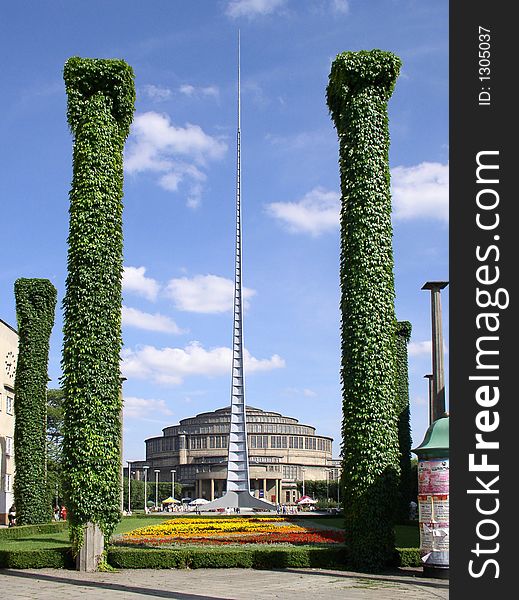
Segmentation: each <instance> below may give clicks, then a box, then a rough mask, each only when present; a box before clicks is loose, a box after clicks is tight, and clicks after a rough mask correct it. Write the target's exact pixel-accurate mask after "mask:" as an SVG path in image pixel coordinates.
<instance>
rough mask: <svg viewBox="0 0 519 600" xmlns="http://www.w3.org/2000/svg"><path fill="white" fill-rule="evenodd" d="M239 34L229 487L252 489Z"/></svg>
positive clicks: (229, 488) (242, 489)
mask: <svg viewBox="0 0 519 600" xmlns="http://www.w3.org/2000/svg"><path fill="white" fill-rule="evenodd" d="M240 71H241V70H240V34H239V33H238V129H237V133H236V246H235V268H234V309H233V310H234V321H233V342H232V387H231V429H230V433H229V459H228V467H227V491H235V492H249V491H250V483H249V456H248V451H247V424H246V419H245V386H244V379H243V310H242V283H241V271H242V253H241V249H242V244H241V154H240V135H241V131H240V129H241V72H240Z"/></svg>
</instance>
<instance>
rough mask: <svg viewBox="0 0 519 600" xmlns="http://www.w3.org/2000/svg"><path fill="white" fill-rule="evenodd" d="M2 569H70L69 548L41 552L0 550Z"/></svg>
mask: <svg viewBox="0 0 519 600" xmlns="http://www.w3.org/2000/svg"><path fill="white" fill-rule="evenodd" d="M0 568H2V569H72V568H74V560H73V558H72V552H71V549H70V548H66V547H64V548H53V549H42V550H0Z"/></svg>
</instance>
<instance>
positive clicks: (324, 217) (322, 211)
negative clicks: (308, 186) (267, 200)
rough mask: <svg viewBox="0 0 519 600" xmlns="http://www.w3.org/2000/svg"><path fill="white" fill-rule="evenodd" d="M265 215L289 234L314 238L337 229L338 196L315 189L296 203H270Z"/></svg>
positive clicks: (322, 189) (318, 188) (334, 193)
mask: <svg viewBox="0 0 519 600" xmlns="http://www.w3.org/2000/svg"><path fill="white" fill-rule="evenodd" d="M266 210H267V213H268V214H269V215H270V216H272V217H274V218H275V219H278V220H279V221H280V222H281V223H282V224H283V225H284V226H285V227H286V228H287V229H288V231H290V232H291V233H309V234H310V235H312V236H314V237H316V236H318V235H321V234H322V233H325V232H328V231H333V230H335V229H337V228H338V227H339V210H340V195H339V194H338V193H337V192H333V191H330V190H326V189H324V188H321V187H316V188H314V189H313V190H311V191H310V192H308V193H307V194H305V195H304V196H303V198H301V200H298V201H296V202H272V203H271V204H267V205H266Z"/></svg>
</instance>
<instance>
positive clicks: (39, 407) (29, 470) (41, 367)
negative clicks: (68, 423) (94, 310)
mask: <svg viewBox="0 0 519 600" xmlns="http://www.w3.org/2000/svg"><path fill="white" fill-rule="evenodd" d="M14 295H15V299H16V317H17V321H18V334H19V344H18V364H17V368H16V378H15V383H14V389H15V398H16V400H15V403H14V414H15V422H14V454H15V460H16V474H15V478H14V499H15V504H16V522H17V524H18V525H32V524H35V523H45V522H47V521H49V520H50V517H51V506H50V503H49V502H48V497H47V469H46V462H47V451H46V444H47V437H46V426H47V381H48V374H47V368H48V364H49V341H50V334H51V333H52V327H53V326H54V309H55V307H56V288H55V287H54V286H53V285H52V283H51V282H50V281H49V280H48V279H17V280H16V282H15V284H14Z"/></svg>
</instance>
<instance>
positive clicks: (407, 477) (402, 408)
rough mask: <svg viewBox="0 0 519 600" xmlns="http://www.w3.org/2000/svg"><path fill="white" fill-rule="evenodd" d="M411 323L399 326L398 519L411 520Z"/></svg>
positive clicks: (397, 399)
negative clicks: (409, 358)
mask: <svg viewBox="0 0 519 600" xmlns="http://www.w3.org/2000/svg"><path fill="white" fill-rule="evenodd" d="M411 331H412V326H411V323H409V321H398V322H397V327H396V340H395V353H396V371H397V372H396V414H397V418H398V448H399V454H400V486H399V501H398V506H397V515H396V516H397V519H398V520H399V521H400V522H403V521H405V520H407V519H408V518H409V502H411V500H412V480H411V423H410V418H411V413H410V410H409V364H408V357H407V344H408V343H409V340H410V339H411Z"/></svg>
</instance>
